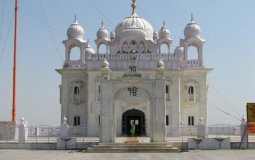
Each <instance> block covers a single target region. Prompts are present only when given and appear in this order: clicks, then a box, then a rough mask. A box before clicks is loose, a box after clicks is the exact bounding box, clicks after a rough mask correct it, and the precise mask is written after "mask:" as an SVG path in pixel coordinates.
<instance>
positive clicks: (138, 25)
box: [115, 12, 154, 40]
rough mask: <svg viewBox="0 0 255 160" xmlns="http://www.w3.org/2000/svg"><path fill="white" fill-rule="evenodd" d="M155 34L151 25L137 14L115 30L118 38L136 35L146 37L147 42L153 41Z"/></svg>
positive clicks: (126, 19) (121, 23) (123, 21)
mask: <svg viewBox="0 0 255 160" xmlns="http://www.w3.org/2000/svg"><path fill="white" fill-rule="evenodd" d="M153 32H154V30H153V28H152V26H151V24H150V23H149V22H147V21H146V20H144V19H143V18H141V17H139V16H138V15H137V14H136V13H135V12H133V14H132V15H131V16H129V17H127V18H125V19H124V20H122V21H121V22H120V23H119V24H118V25H117V27H116V28H115V34H116V37H117V38H120V37H122V36H124V35H126V34H132V33H134V34H138V35H142V36H144V37H145V39H147V40H153Z"/></svg>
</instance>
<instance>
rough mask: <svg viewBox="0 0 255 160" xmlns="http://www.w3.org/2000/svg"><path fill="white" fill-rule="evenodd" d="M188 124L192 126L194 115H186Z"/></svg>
mask: <svg viewBox="0 0 255 160" xmlns="http://www.w3.org/2000/svg"><path fill="white" fill-rule="evenodd" d="M188 125H189V126H194V116H189V117H188Z"/></svg>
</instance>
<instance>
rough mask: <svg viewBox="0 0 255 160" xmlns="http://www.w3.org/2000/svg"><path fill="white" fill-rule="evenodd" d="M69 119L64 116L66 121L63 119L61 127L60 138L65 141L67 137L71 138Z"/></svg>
mask: <svg viewBox="0 0 255 160" xmlns="http://www.w3.org/2000/svg"><path fill="white" fill-rule="evenodd" d="M66 121H67V119H66V117H65V116H64V119H63V123H62V124H61V126H60V138H61V139H65V138H67V137H69V133H68V131H69V126H68V124H67V123H66Z"/></svg>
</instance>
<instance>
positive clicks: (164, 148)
mask: <svg viewBox="0 0 255 160" xmlns="http://www.w3.org/2000/svg"><path fill="white" fill-rule="evenodd" d="M87 152H93V153H97V152H98V153H107V152H109V153H118V152H169V153H176V152H180V149H179V148H177V147H174V146H172V145H170V144H165V143H164V144H154V143H146V144H140V143H137V144H125V143H120V144H102V143H100V144H98V145H94V146H92V147H89V148H87Z"/></svg>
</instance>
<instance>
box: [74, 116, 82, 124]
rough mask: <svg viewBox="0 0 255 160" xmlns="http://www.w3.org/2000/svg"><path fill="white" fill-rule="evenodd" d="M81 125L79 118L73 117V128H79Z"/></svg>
mask: <svg viewBox="0 0 255 160" xmlns="http://www.w3.org/2000/svg"><path fill="white" fill-rule="evenodd" d="M80 124H81V123H80V117H79V116H75V117H74V124H73V125H74V126H79V125H80Z"/></svg>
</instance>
